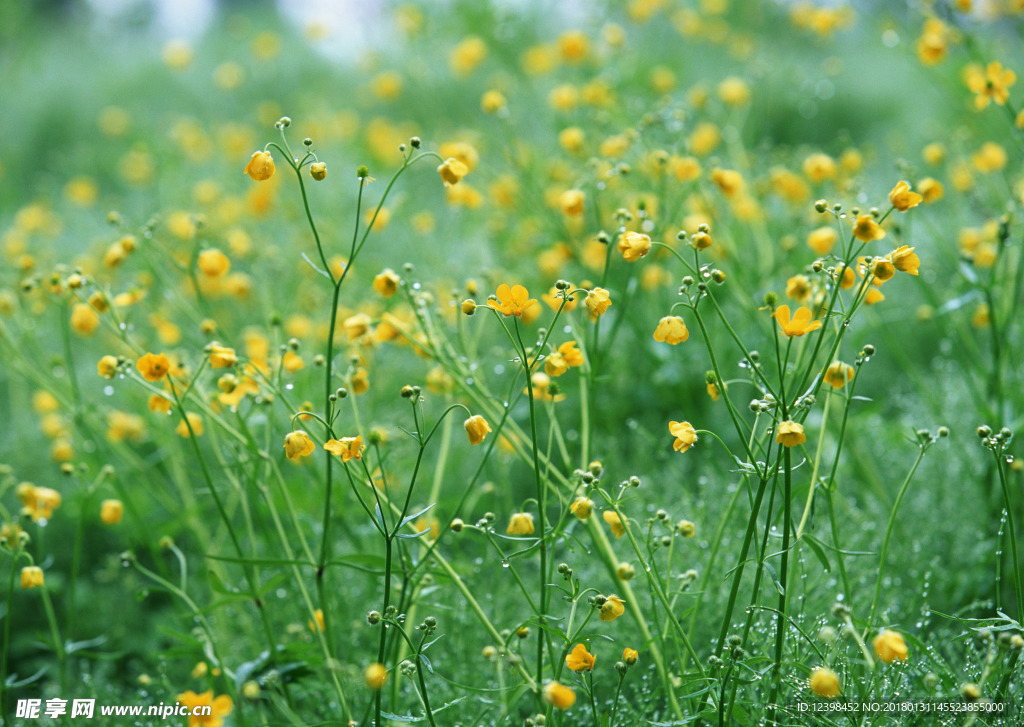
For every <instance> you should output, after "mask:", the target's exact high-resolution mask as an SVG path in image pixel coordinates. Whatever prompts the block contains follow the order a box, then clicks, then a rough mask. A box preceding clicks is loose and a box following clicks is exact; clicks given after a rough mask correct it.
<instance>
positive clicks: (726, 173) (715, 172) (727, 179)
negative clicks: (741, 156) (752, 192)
mask: <svg viewBox="0 0 1024 727" xmlns="http://www.w3.org/2000/svg"><path fill="white" fill-rule="evenodd" d="M708 178H709V179H711V181H712V182H714V183H715V184H716V185H717V186H718V189H719V190H720V191H721V192H722V194H723V195H724V196H726V197H735V196H736V195H738V194H739V193H740V192H741V191H743V187H744V185H745V182H744V180H743V175H742V174H740V173H739V172H737V171H736V170H735V169H712V170H711V173H710V174H708Z"/></svg>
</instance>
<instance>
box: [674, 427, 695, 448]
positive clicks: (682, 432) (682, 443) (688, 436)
mask: <svg viewBox="0 0 1024 727" xmlns="http://www.w3.org/2000/svg"><path fill="white" fill-rule="evenodd" d="M668 431H669V434H671V435H672V436H673V437H675V438H676V441H675V442H673V443H672V449H674V450H675V451H677V452H685V451H686V450H688V449H689V448H690V447H692V446H693V445H694V444H696V443H697V430H696V429H694V428H693V425H692V424H690V422H669V423H668Z"/></svg>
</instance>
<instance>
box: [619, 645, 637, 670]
mask: <svg viewBox="0 0 1024 727" xmlns="http://www.w3.org/2000/svg"><path fill="white" fill-rule="evenodd" d="M639 658H640V654H639V653H638V652H637V650H636V649H630V648H629V647H628V646H627V647H626V648H625V649H623V650H622V660H623V661H624V662H626V664H627V665H628V666H633V665H634V664H636V662H637V659H639Z"/></svg>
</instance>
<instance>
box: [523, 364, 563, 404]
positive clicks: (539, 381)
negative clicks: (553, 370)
mask: <svg viewBox="0 0 1024 727" xmlns="http://www.w3.org/2000/svg"><path fill="white" fill-rule="evenodd" d="M530 382H531V383H532V384H533V398H534V399H536V400H537V401H555V402H557V401H564V400H565V394H561V393H557V387H556V386H552V384H551V377H550V376H549V375H548V374H546V373H544V372H543V371H538V372H536V373H535V374H534V375H533V376H531V377H530ZM552 389H555V392H554V393H553V392H552ZM523 393H524V394H527V393H529V389H528V388H526V389H523Z"/></svg>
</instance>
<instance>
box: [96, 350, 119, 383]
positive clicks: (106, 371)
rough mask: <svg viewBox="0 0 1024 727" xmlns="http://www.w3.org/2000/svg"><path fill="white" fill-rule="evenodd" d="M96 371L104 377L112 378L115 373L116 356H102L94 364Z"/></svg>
mask: <svg viewBox="0 0 1024 727" xmlns="http://www.w3.org/2000/svg"><path fill="white" fill-rule="evenodd" d="M96 373H98V374H99V375H100V376H102V377H103V378H105V379H112V378H114V374H116V373H117V356H110V355H107V356H104V357H103V358H101V359H100V360H99V362H98V363H97V364H96Z"/></svg>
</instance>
